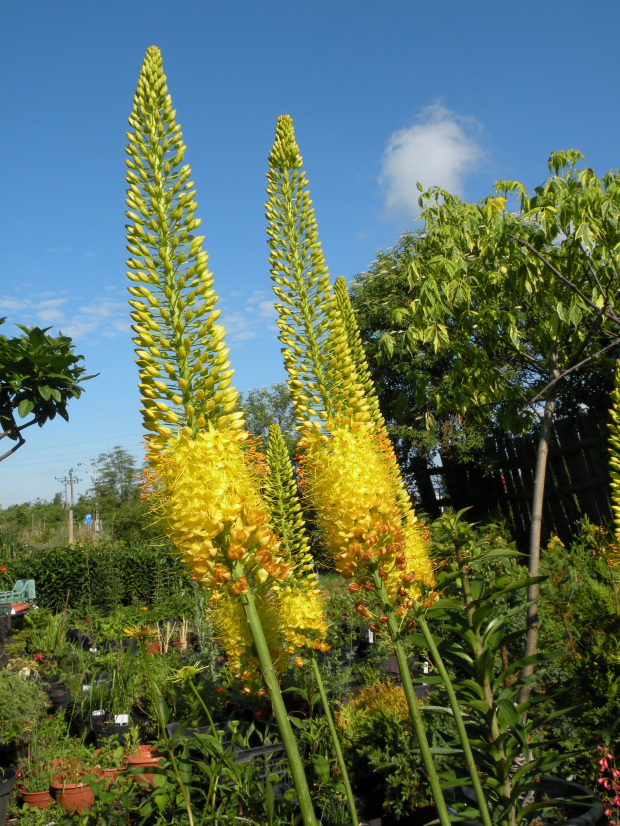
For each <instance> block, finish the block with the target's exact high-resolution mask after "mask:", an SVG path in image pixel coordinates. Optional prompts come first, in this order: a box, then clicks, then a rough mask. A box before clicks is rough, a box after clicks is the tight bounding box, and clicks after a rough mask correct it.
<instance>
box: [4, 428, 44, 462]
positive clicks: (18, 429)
mask: <svg viewBox="0 0 620 826" xmlns="http://www.w3.org/2000/svg"><path fill="white" fill-rule="evenodd" d="M36 423H37V420H36V419H31V420H30V421H29V422H26V424H22V425H20V426H19V427H18V426H17V425H15V427H12V428H11V429H10V430H5V431H4V433H0V439H4V437H5V436H10V435H11V433H17V435H18V436H19V434H20V431H22V430H25V429H26V428H27V427H30V426H31V425H33V424H36ZM0 461H2V460H1V459H0Z"/></svg>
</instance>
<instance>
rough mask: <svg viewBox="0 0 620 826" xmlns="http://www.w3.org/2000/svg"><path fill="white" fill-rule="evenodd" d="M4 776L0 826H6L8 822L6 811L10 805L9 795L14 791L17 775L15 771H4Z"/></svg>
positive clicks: (0, 781) (1, 785) (0, 804)
mask: <svg viewBox="0 0 620 826" xmlns="http://www.w3.org/2000/svg"><path fill="white" fill-rule="evenodd" d="M0 771H2V770H0ZM3 775H4V776H3V777H2V778H0V826H4V823H5V821H6V810H7V808H8V805H9V795H10V794H11V792H12V791H13V786H14V785H15V778H16V777H17V773H16V772H15V771H14V770H13V769H4V772H3Z"/></svg>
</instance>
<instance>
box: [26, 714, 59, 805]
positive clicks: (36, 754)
mask: <svg viewBox="0 0 620 826" xmlns="http://www.w3.org/2000/svg"><path fill="white" fill-rule="evenodd" d="M67 738H68V732H67V726H66V723H65V721H64V718H63V717H62V716H61V715H55V716H54V717H52V718H50V719H49V720H48V719H45V718H44V719H42V720H40V721H39V723H38V725H37V728H36V731H35V732H34V734H33V737H32V739H31V741H30V743H29V744H28V751H27V755H26V760H25V762H24V763H23V764H22V775H23V778H24V787H25V789H26V790H27V791H29V792H38V791H44V790H45V789H48V788H49V785H50V782H51V780H52V778H53V776H54V775H55V774H56V763H55V761H56V760H58V759H59V758H61V757H62V756H63V753H64V752H65V748H66V743H67Z"/></svg>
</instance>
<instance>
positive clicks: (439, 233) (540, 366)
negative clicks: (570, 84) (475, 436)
mask: <svg viewBox="0 0 620 826" xmlns="http://www.w3.org/2000/svg"><path fill="white" fill-rule="evenodd" d="M583 161H584V158H583V156H582V155H581V153H579V152H576V151H572V150H571V151H567V152H557V153H554V154H553V155H552V156H551V159H550V161H549V172H550V176H549V178H548V179H547V181H545V183H544V184H543V185H541V186H540V187H537V188H536V189H535V191H534V194H533V195H531V196H530V195H529V194H528V192H527V191H526V189H525V187H524V186H523V185H522V184H520V183H518V182H513V181H498V182H497V184H496V186H495V190H496V191H495V194H494V195H492V196H489V197H488V198H485V199H484V200H482V201H481V202H480V203H477V204H470V203H466V202H463V201H461V200H460V199H459V198H457V197H455V196H453V195H450V194H449V193H447V192H445V191H443V190H439V189H432V190H430V191H429V192H427V193H424V194H423V195H422V197H421V199H420V200H421V204H422V205H423V212H422V217H423V219H424V222H425V232H424V242H423V243H424V255H423V256H422V259H421V260H422V262H423V266H420V265H419V262H418V261H417V260H412V261H411V262H410V266H409V272H408V278H409V279H410V280H411V283H412V285H415V287H414V292H415V295H414V297H413V298H412V300H411V301H410V302H409V303H408V304H407V305H405V306H400V307H397V308H395V309H394V310H393V311H392V313H391V321H392V329H391V330H390V331H388V332H386V333H385V334H384V335H383V338H382V348H383V353H384V354H385V355H386V356H388V357H390V356H392V355H393V353H394V350H395V344H396V341H397V340H399V339H400V340H401V342H400V343H402V346H404V347H405V348H406V349H408V350H409V351H410V352H411V353H413V352H416V351H417V350H418V349H419V347H420V345H423V346H430V347H431V348H432V350H433V352H434V353H435V354H437V355H439V354H449V353H450V350H451V349H452V348H454V357H453V358H451V360H450V369H449V372H448V373H446V387H447V390H448V391H449V392H448V393H447V395H449V397H450V398H451V399H452V400H454V401H455V402H456V403H457V405H458V410H459V412H460V413H461V414H467V413H468V411H471V410H473V409H477V410H479V409H480V408H485V407H487V408H493V409H494V411H495V416H496V420H497V423H498V424H499V425H500V426H502V427H505V428H509V429H512V430H518V429H519V428H520V427H525V426H527V425H528V424H529V423H530V422H532V421H536V420H538V421H539V444H538V452H537V456H538V458H537V467H536V473H535V490H534V496H533V501H532V520H531V534H530V548H529V573H530V576H532V577H536V576H537V575H538V571H539V561H540V535H541V525H542V505H543V496H544V483H545V472H546V465H547V456H548V449H549V439H550V433H551V424H552V420H553V416H554V414H555V411H556V401H557V398H558V393H559V391H560V389H561V386H562V383H568V384H570V382H572V381H574V379H573V376H574V374H575V373H577V372H578V371H582V370H584V369H585V368H587V367H590V366H592V365H593V363H594V362H596V361H597V360H599V359H601V358H602V357H604V356H605V355H611V354H612V353H613V352H614V350H616V349H617V346H618V343H619V342H620V339H619V338H618V332H619V328H620V319H619V318H618V315H617V314H616V307H615V297H616V295H617V292H618V285H619V280H620V261H619V260H618V253H617V249H618V245H619V243H620V229H619V226H618V216H619V214H620V183H619V180H618V175H617V173H616V172H610V173H608V174H607V175H605V176H604V177H603V178H602V179H599V178H598V177H597V176H596V175H595V174H594V172H593V171H592V170H591V169H588V168H581V164H582V162H583ZM514 198H519V199H520V209H519V210H518V211H516V212H514V211H512V210H511V206H512V203H514ZM511 199H512V200H511ZM481 344H483V346H481ZM508 356H509V358H508ZM528 591H529V592H528V599H529V600H530V601H531V606H530V609H529V611H528V632H527V640H526V647H525V654H526V655H529V654H532V653H534V651H535V650H536V642H537V637H538V628H539V618H538V610H537V596H538V586H537V584H535V583H534V584H532V585H531V586H530V588H529V589H528ZM528 670H529V669H528ZM526 695H527V690H524V692H523V693H522V696H521V700H524V699H526Z"/></svg>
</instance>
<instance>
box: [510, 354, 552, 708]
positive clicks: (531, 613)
mask: <svg viewBox="0 0 620 826" xmlns="http://www.w3.org/2000/svg"><path fill="white" fill-rule="evenodd" d="M559 375H560V370H559V368H558V350H557V345H556V344H555V342H554V343H552V344H551V347H550V348H549V381H550V382H553V383H552V384H551V385H550V386H549V387H548V389H547V392H546V393H545V409H544V412H543V418H542V427H541V429H540V438H539V441H538V453H537V456H536V476H535V478H534V495H533V497H532V522H531V527H530V558H529V564H528V575H529V576H532V577H534V576H538V572H539V570H540V535H541V531H542V511H543V502H544V497H545V476H546V473H547V458H548V456H549V441H550V439H551V425H552V423H553V414H554V411H555V398H556V392H557V382H555V379H557V378H558V377H559ZM527 601H528V602H532V604H531V605H530V606H529V608H528V609H527V624H526V634H525V645H524V650H523V656H524V657H529V656H531V655H532V654H535V653H536V648H537V646H538V629H539V628H540V618H539V616H538V584H537V583H534V584H533V585H530V586H529V587H528V589H527ZM533 673H534V666H533V665H526V666H525V667H524V668H523V669H522V670H521V676H522V677H528V676H530V675H531V674H533ZM531 691H532V687H531V685H526V686H523V688H522V689H521V691H520V692H519V696H518V702H519V703H524V702H526V701H527V700H528V699H529V697H530V694H531Z"/></svg>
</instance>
